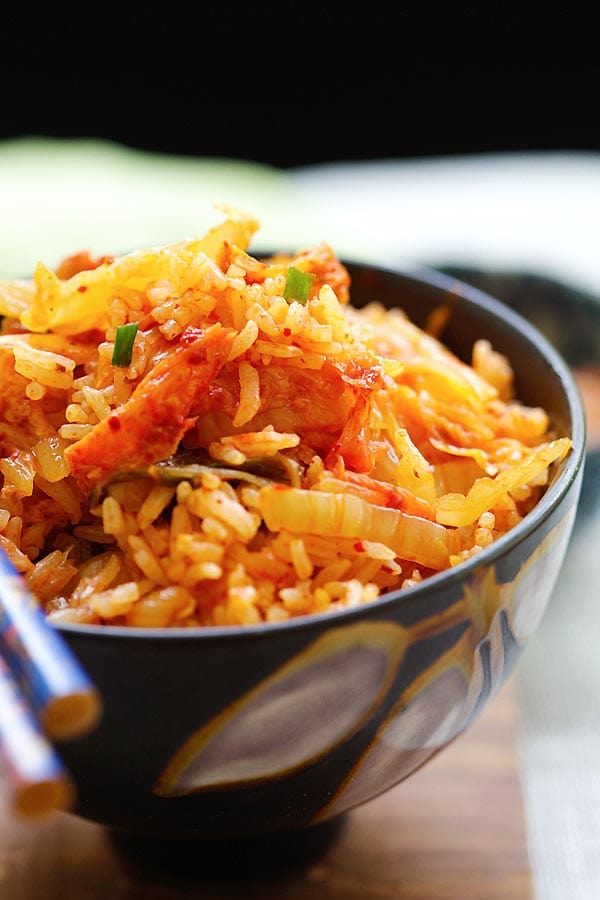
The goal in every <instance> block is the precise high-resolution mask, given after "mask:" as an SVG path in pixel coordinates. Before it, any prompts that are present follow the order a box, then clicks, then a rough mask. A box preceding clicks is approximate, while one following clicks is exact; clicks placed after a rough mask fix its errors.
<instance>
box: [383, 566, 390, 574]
mask: <svg viewBox="0 0 600 900" xmlns="http://www.w3.org/2000/svg"><path fill="white" fill-rule="evenodd" d="M381 571H382V572H385V573H386V574H387V575H391V573H392V570H391V569H390V567H389V566H382V567H381Z"/></svg>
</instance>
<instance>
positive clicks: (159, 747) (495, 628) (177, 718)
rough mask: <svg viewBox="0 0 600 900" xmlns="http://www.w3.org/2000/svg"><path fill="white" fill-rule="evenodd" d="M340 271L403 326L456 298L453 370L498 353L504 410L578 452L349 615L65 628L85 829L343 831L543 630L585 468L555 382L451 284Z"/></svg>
mask: <svg viewBox="0 0 600 900" xmlns="http://www.w3.org/2000/svg"><path fill="white" fill-rule="evenodd" d="M350 270H351V274H352V278H353V288H352V296H353V302H354V303H355V304H357V305H360V304H361V303H364V302H365V301H368V300H371V299H379V300H381V301H383V302H384V303H385V304H387V305H388V306H401V307H402V308H404V309H405V310H406V312H407V313H408V314H409V316H410V317H411V318H412V319H413V320H414V321H416V322H417V323H418V324H424V320H425V317H426V316H427V314H428V313H429V312H430V311H431V310H432V309H433V308H434V307H436V306H438V305H439V304H440V303H443V302H446V301H447V300H449V299H451V298H454V300H455V301H456V306H455V311H454V315H453V316H452V319H451V322H450V324H449V327H448V329H447V331H446V333H445V335H444V340H445V342H446V343H447V344H448V345H449V346H450V347H451V348H452V349H454V350H455V352H457V353H458V355H459V356H462V357H463V358H466V359H468V358H470V351H471V347H472V344H473V341H474V340H475V339H477V338H479V337H482V336H486V337H488V338H489V339H490V340H491V341H492V343H493V344H494V346H495V347H496V348H497V349H498V350H499V351H501V352H503V353H505V354H507V355H508V356H509V357H510V359H511V361H512V364H513V366H514V369H515V372H516V385H517V390H518V394H519V397H520V398H521V399H522V400H523V401H524V402H526V403H530V404H540V405H542V406H543V407H545V408H546V409H547V410H548V411H549V413H550V415H551V417H552V420H553V422H554V423H555V425H556V428H557V429H558V431H559V432H560V433H561V434H568V435H571V436H572V439H573V442H574V449H573V451H572V452H571V453H570V454H569V455H568V457H567V458H566V460H565V461H564V462H563V463H562V464H561V465H560V466H559V467H558V468H557V469H556V471H555V473H554V475H553V478H552V483H551V484H550V486H549V488H548V490H547V492H546V493H545V495H544V497H543V499H542V500H541V502H540V503H539V504H538V505H537V507H536V508H535V509H534V510H533V511H532V512H531V513H530V514H529V515H528V516H527V517H526V518H525V519H524V520H523V521H522V522H521V523H520V524H519V526H518V527H516V528H515V529H514V530H513V531H511V532H510V533H508V534H507V535H505V536H504V537H503V538H502V539H500V540H499V541H497V542H496V543H495V544H493V545H492V546H490V547H489V548H487V549H486V550H484V551H483V552H482V553H481V554H480V555H479V556H478V557H476V558H475V559H473V560H471V561H469V562H467V563H466V564H463V565H461V566H458V567H456V568H454V569H452V570H451V571H447V572H444V573H440V574H438V575H435V576H434V577H432V578H431V579H429V580H428V581H426V582H424V583H423V584H421V585H418V586H417V587H414V588H411V589H410V590H407V591H405V592H403V593H400V592H394V593H390V594H388V595H386V596H384V597H382V598H380V599H378V600H376V601H375V602H373V603H369V604H367V605H365V606H362V607H360V608H357V609H351V610H347V611H344V612H341V613H335V614H330V615H316V616H307V617H305V618H300V619H296V620H293V621H290V622H285V623H280V624H269V625H262V626H248V627H231V628H211V629H204V630H202V629H186V630H184V629H171V630H141V629H133V628H132V629H127V628H117V627H113V628H104V627H89V626H85V627H77V626H72V625H71V626H67V625H63V626H60V631H61V632H62V634H63V635H64V637H65V638H66V640H67V641H68V642H69V644H70V645H71V647H72V648H73V650H74V651H75V653H76V654H77V656H78V657H79V658H80V660H81V661H82V663H83V665H84V666H85V668H86V669H87V671H88V672H89V674H90V676H91V678H92V679H93V680H94V681H95V683H96V684H97V685H98V687H99V689H100V691H101V693H102V695H103V697H104V702H105V711H104V717H103V719H102V721H101V723H100V725H99V727H98V728H97V730H96V731H95V733H93V734H92V735H90V736H89V737H86V738H84V739H82V740H79V741H76V742H73V743H70V744H66V745H65V746H64V747H63V748H61V751H62V755H63V757H64V759H65V762H66V763H67V765H68V766H69V768H70V770H71V772H72V773H73V775H74V777H75V780H76V785H77V792H78V799H77V808H76V812H77V813H78V814H79V815H81V816H84V817H86V818H89V819H93V820H96V821H98V822H102V823H105V824H107V825H109V826H113V827H116V828H117V829H124V830H126V831H128V832H130V833H136V834H138V835H146V836H155V837H160V838H166V837H169V838H195V839H231V838H244V837H246V836H251V835H254V836H255V835H265V834H270V836H271V838H273V839H274V837H275V835H276V833H278V834H281V833H284V834H289V833H290V832H291V831H292V830H294V829H300V830H301V833H304V834H306V830H307V827H308V826H314V825H316V824H317V823H323V822H326V821H328V820H329V821H334V822H335V821H338V819H339V817H340V816H341V814H342V813H344V812H346V811H347V810H350V809H352V808H353V807H355V806H357V805H358V804H361V803H364V802H365V801H368V800H370V799H371V798H373V797H375V796H376V795H378V794H380V793H382V792H383V791H386V790H387V789H388V788H391V787H392V786H393V785H395V784H397V783H398V782H399V781H401V780H402V779H404V778H406V777H408V776H409V775H410V774H411V773H412V772H414V771H415V770H416V769H418V768H419V767H420V766H422V765H423V764H424V763H426V762H427V760H428V759H430V757H432V756H433V755H434V754H435V753H436V752H437V751H438V750H440V748H442V747H444V746H445V745H446V744H448V743H449V742H450V741H451V740H452V739H453V738H455V737H456V736H457V735H458V734H460V732H461V731H463V730H464V729H465V728H467V727H468V726H469V724H470V723H471V722H472V721H473V720H474V719H475V718H476V717H477V716H478V714H479V713H480V712H481V710H482V709H483V707H484V706H485V704H486V703H487V702H488V700H489V698H490V697H491V696H492V695H493V694H494V692H495V691H496V690H497V689H498V688H499V687H500V685H501V684H502V682H503V681H504V679H505V678H506V677H507V675H508V674H509V672H510V671H511V669H512V667H513V665H514V663H515V660H516V659H517V658H518V656H519V654H520V652H521V651H522V649H523V647H524V645H525V644H526V642H527V640H528V638H529V637H530V636H531V635H532V634H533V632H534V631H535V630H536V628H537V627H538V624H539V622H540V619H541V617H542V614H543V612H544V609H545V606H546V603H547V601H548V599H549V596H550V593H551V591H552V589H553V587H554V584H555V581H556V578H557V575H558V572H559V569H560V567H561V564H562V560H563V557H564V554H565V551H566V548H567V544H568V541H569V536H570V533H571V528H572V525H573V520H574V517H575V512H576V507H577V502H578V497H579V490H580V482H581V475H582V471H583V467H582V460H583V453H584V442H585V434H584V420H583V412H582V407H581V403H580V396H579V393H578V392H577V390H576V387H575V385H574V383H573V380H572V378H571V374H570V372H569V369H568V368H567V366H566V365H565V364H564V362H563V361H562V359H561V358H560V357H559V355H558V354H557V352H556V351H555V350H554V349H553V348H552V346H551V345H550V343H549V342H548V341H547V340H546V339H545V338H544V337H542V336H541V335H540V334H539V333H538V331H536V330H534V328H533V327H531V325H529V324H528V323H527V322H526V321H525V320H524V319H522V318H520V317H519V316H518V315H516V314H515V313H513V312H512V311H511V310H509V309H508V308H507V307H505V306H503V305H501V304H500V303H498V302H497V301H495V300H493V299H491V298H490V297H488V296H485V295H484V294H482V293H480V292H478V291H476V290H473V289H472V288H470V287H467V286H466V285H464V284H461V283H459V282H456V281H455V280H453V279H451V278H448V277H446V276H444V275H441V274H437V273H433V272H431V273H428V274H410V273H404V274H401V273H398V272H393V271H387V270H383V269H380V268H375V267H372V266H367V265H351V266H350ZM309 830H310V831H314V829H309ZM271 838H270V839H271Z"/></svg>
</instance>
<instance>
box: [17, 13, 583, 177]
mask: <svg viewBox="0 0 600 900" xmlns="http://www.w3.org/2000/svg"><path fill="white" fill-rule="evenodd" d="M164 8H165V7H164V5H163V9H164ZM144 9H146V8H145V7H139V8H138V18H137V19H136V18H135V17H134V18H133V19H131V18H130V21H129V25H131V23H132V22H133V24H134V25H135V22H136V21H139V20H140V18H141V15H142V11H143V10H144ZM360 9H361V10H362V18H359V19H356V17H354V18H353V19H352V21H351V22H350V24H349V21H350V20H348V18H347V17H346V18H340V14H339V13H337V12H335V11H333V10H332V11H330V12H327V11H326V10H320V11H317V12H313V13H312V18H311V14H310V13H308V12H305V13H303V14H302V15H301V14H298V16H297V17H296V18H292V20H291V21H288V22H287V23H286V22H284V21H283V20H281V21H280V20H279V19H277V18H275V19H274V18H273V15H272V13H271V14H268V13H261V11H260V9H259V8H256V7H253V8H252V11H251V12H250V13H249V14H248V15H247V16H246V18H245V19H244V20H242V21H241V22H239V14H238V13H237V12H236V10H235V8H233V7H221V12H220V14H219V16H218V17H215V16H213V17H212V18H210V17H209V16H208V13H207V12H206V10H203V11H202V16H201V24H200V25H193V24H192V20H188V19H187V18H184V15H183V11H182V12H181V14H180V16H179V18H178V19H177V22H176V24H177V25H179V30H178V31H177V32H176V33H175V34H174V33H173V32H172V31H170V30H168V29H167V30H165V31H164V32H162V31H161V30H160V29H159V30H153V31H150V32H147V31H144V30H140V29H138V31H135V30H134V33H131V31H129V32H127V33H126V34H124V33H123V32H122V30H121V27H120V26H121V24H122V23H121V22H120V21H119V20H117V19H114V18H113V20H112V24H111V27H110V28H108V29H105V30H104V31H103V30H101V29H99V28H98V27H96V25H94V26H93V27H91V28H88V29H84V30H77V29H75V30H72V29H71V30H69V29H68V28H66V27H65V29H63V30H61V31H57V30H54V31H52V30H51V31H45V32H24V31H23V30H22V29H21V30H20V31H15V32H14V33H5V35H4V37H3V44H2V53H1V54H0V67H1V73H2V83H3V85H4V90H3V91H2V93H1V95H0V108H1V115H0V139H1V138H7V137H8V138H10V137H19V136H24V135H30V134H41V135H48V136H56V137H100V138H107V139H110V140H115V141H119V142H122V143H124V144H127V145H130V146H133V147H141V148H144V149H147V150H155V151H160V152H167V153H176V154H186V155H194V156H209V157H215V156H216V157H229V158H238V159H250V160H255V161H257V162H263V163H267V164H271V165H275V166H280V167H293V166H301V165H310V164H314V163H323V162H330V161H342V160H363V159H381V158H392V157H393V158H414V157H424V156H439V155H446V154H451V155H452V154H463V153H479V152H498V151H520V150H548V151H552V150H591V151H597V150H600V67H599V66H598V65H597V64H596V62H595V59H596V56H595V54H594V55H591V54H587V55H586V54H585V53H584V52H582V53H580V54H577V53H575V55H574V56H572V57H569V56H568V54H567V50H569V49H571V50H573V49H575V50H576V49H577V48H576V46H575V47H574V45H573V39H572V38H569V37H568V27H569V25H570V24H572V22H571V21H570V20H569V19H568V17H565V33H564V34H561V30H562V22H558V23H555V25H557V26H558V27H557V28H555V29H554V30H553V31H552V32H549V31H548V29H547V28H545V27H542V26H541V25H539V23H534V25H535V28H534V29H533V31H532V32H531V34H529V33H528V34H527V35H525V36H524V35H523V28H522V25H523V23H522V21H521V20H519V21H518V22H517V23H515V27H514V28H504V29H500V28H499V27H498V22H497V21H495V20H494V18H493V16H491V15H490V16H488V18H487V19H486V21H485V23H484V25H485V28H484V30H483V32H481V34H480V35H479V36H478V38H477V39H473V38H470V39H469V38H467V39H465V40H462V41H459V40H458V39H457V38H456V37H455V36H454V35H452V34H451V33H450V32H448V33H447V34H446V33H445V32H444V28H443V26H442V29H441V34H440V35H438V40H436V41H435V42H432V40H431V34H430V33H429V31H428V25H427V16H426V15H425V16H424V17H423V19H422V20H417V21H415V20H414V18H413V19H409V18H407V17H402V15H401V14H399V15H400V19H399V20H398V21H395V20H394V19H391V20H390V19H388V18H387V17H386V16H387V14H386V13H385V12H384V11H382V10H381V9H379V8H378V7H376V6H374V7H372V9H371V16H370V17H367V12H368V11H369V8H368V7H366V6H362V7H361V8H360ZM430 15H431V16H432V17H433V16H434V12H433V11H431V12H430ZM580 24H581V27H582V29H584V28H585V27H586V26H585V23H584V22H582V23H580ZM181 26H183V27H181ZM589 27H590V26H589V23H588V25H587V28H589ZM232 34H234V35H235V37H234V38H232ZM463 37H464V36H463Z"/></svg>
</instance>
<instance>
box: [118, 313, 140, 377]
mask: <svg viewBox="0 0 600 900" xmlns="http://www.w3.org/2000/svg"><path fill="white" fill-rule="evenodd" d="M137 330H138V325H137V322H130V323H129V325H119V327H118V328H117V333H116V335H115V349H114V350H113V355H112V364H113V366H122V367H125V368H126V367H127V366H128V365H129V364H130V362H131V354H132V351H133V342H134V340H135V336H136V334H137Z"/></svg>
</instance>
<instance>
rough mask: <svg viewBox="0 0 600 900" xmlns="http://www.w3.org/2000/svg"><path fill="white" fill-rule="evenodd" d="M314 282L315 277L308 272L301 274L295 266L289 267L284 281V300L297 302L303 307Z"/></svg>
mask: <svg viewBox="0 0 600 900" xmlns="http://www.w3.org/2000/svg"><path fill="white" fill-rule="evenodd" d="M314 280H315V276H314V275H311V274H310V272H301V271H300V269H296V268H295V266H290V267H289V269H288V273H287V275H286V279H285V287H284V289H283V296H284V297H285V299H286V300H297V301H298V303H301V304H302V305H303V306H305V305H306V301H307V300H308V295H309V294H310V288H311V285H312V283H313V281H314Z"/></svg>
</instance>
